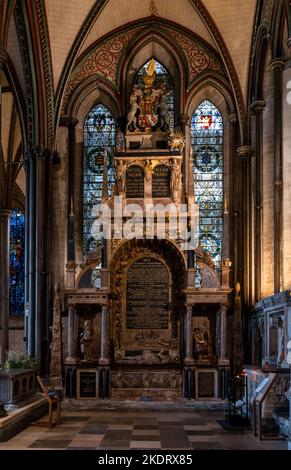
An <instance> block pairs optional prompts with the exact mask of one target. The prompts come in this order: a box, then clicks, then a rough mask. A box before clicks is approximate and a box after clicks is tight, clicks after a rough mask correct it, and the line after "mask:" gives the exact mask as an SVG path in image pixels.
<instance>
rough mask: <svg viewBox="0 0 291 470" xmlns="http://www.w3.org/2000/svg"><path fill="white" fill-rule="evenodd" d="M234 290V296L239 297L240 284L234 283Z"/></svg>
mask: <svg viewBox="0 0 291 470" xmlns="http://www.w3.org/2000/svg"><path fill="white" fill-rule="evenodd" d="M234 290H235V295H239V293H240V283H239V282H236V283H235V286H234Z"/></svg>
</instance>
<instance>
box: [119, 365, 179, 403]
mask: <svg viewBox="0 0 291 470" xmlns="http://www.w3.org/2000/svg"><path fill="white" fill-rule="evenodd" d="M111 397H112V398H114V399H117V400H125V399H127V400H141V401H143V400H144V401H159V400H175V399H178V398H181V397H182V374H181V372H180V371H177V370H166V371H164V370H145V369H140V370H138V369H137V370H134V371H124V370H117V371H113V372H112V382H111Z"/></svg>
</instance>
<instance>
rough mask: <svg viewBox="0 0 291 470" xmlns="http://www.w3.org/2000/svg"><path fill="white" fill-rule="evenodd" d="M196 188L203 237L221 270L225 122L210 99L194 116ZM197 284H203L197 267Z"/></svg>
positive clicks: (192, 124) (192, 135) (206, 246)
mask: <svg viewBox="0 0 291 470" xmlns="http://www.w3.org/2000/svg"><path fill="white" fill-rule="evenodd" d="M191 140H192V148H193V167H194V191H195V199H196V203H197V204H198V205H199V239H200V242H201V244H202V246H203V248H204V249H205V250H207V251H209V252H210V254H211V257H212V259H213V261H214V263H215V266H216V269H217V272H218V274H220V272H221V248H222V239H223V122H222V117H221V114H220V112H219V111H218V109H217V108H216V107H215V106H214V105H213V104H212V103H211V102H210V101H208V100H206V101H204V102H203V103H201V104H200V106H198V108H197V109H196V111H195V112H194V114H193V116H192V121H191ZM196 283H197V284H196V286H197V287H199V285H200V283H201V273H200V272H199V270H197V276H196Z"/></svg>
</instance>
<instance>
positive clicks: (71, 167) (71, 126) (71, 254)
mask: <svg viewBox="0 0 291 470" xmlns="http://www.w3.org/2000/svg"><path fill="white" fill-rule="evenodd" d="M78 122H79V121H78V119H77V118H75V117H71V116H62V117H61V119H60V126H62V127H67V128H68V150H67V151H68V193H67V214H68V215H67V217H68V223H67V261H68V264H70V266H71V265H72V262H73V261H75V236H74V235H75V234H74V232H75V215H74V200H75V198H74V179H75V148H76V125H77V124H78ZM71 283H72V279H71V280H70V284H71Z"/></svg>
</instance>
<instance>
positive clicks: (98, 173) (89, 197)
mask: <svg viewBox="0 0 291 470" xmlns="http://www.w3.org/2000/svg"><path fill="white" fill-rule="evenodd" d="M115 129H116V123H115V119H114V117H113V114H112V113H111V111H110V110H109V109H108V108H107V107H106V106H105V105H104V104H102V103H99V104H96V105H95V106H93V108H92V109H91V110H90V111H89V113H88V115H87V117H86V119H85V121H84V154H83V155H84V158H83V253H84V255H88V254H89V253H92V252H94V251H95V249H96V241H97V237H96V234H94V226H93V224H94V221H95V220H96V216H94V208H95V207H96V205H97V204H100V203H101V201H102V198H103V197H106V196H108V195H110V193H111V191H112V189H113V185H114V182H115V173H114V167H113V157H114V151H115Z"/></svg>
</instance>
